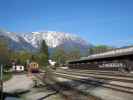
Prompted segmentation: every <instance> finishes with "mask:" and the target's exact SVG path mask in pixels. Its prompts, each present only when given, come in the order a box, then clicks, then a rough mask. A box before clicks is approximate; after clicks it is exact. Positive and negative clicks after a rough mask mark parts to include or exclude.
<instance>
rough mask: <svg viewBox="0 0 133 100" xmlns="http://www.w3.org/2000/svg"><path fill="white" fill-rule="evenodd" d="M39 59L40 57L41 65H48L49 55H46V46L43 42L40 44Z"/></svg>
mask: <svg viewBox="0 0 133 100" xmlns="http://www.w3.org/2000/svg"><path fill="white" fill-rule="evenodd" d="M40 57H41V62H42V63H43V65H47V64H48V58H49V53H48V46H47V44H46V42H45V40H43V41H42V43H41V47H40Z"/></svg>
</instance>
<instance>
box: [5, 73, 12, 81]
mask: <svg viewBox="0 0 133 100" xmlns="http://www.w3.org/2000/svg"><path fill="white" fill-rule="evenodd" d="M11 77H12V73H11V72H4V73H3V81H7V80H9V79H11Z"/></svg>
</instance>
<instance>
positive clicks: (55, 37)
mask: <svg viewBox="0 0 133 100" xmlns="http://www.w3.org/2000/svg"><path fill="white" fill-rule="evenodd" d="M24 39H25V40H26V41H27V42H28V43H30V44H31V45H32V46H34V47H35V48H38V47H39V45H40V43H41V41H42V40H45V41H46V43H47V45H48V46H49V47H50V48H55V47H57V46H59V45H61V44H63V43H64V42H66V41H69V42H77V43H80V44H84V45H87V42H86V41H85V40H83V39H81V38H80V37H78V36H76V35H72V34H70V33H64V32H55V31H47V32H31V34H26V35H24Z"/></svg>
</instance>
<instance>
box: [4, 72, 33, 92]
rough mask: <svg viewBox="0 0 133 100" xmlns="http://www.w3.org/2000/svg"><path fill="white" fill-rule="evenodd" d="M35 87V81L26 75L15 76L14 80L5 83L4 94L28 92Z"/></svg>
mask: <svg viewBox="0 0 133 100" xmlns="http://www.w3.org/2000/svg"><path fill="white" fill-rule="evenodd" d="M32 86H33V81H32V79H31V78H30V77H28V76H27V75H25V74H21V75H14V76H13V77H12V79H10V80H9V81H6V82H4V92H8V93H14V92H18V91H19V92H21V91H27V90H29V89H30V88H31V87H32Z"/></svg>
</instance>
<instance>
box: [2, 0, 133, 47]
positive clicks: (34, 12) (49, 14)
mask: <svg viewBox="0 0 133 100" xmlns="http://www.w3.org/2000/svg"><path fill="white" fill-rule="evenodd" d="M0 28H2V29H5V30H7V31H12V32H32V31H48V30H49V31H61V32H70V33H74V34H77V35H79V36H81V37H82V38H84V39H85V40H87V41H88V42H91V43H93V44H96V45H98V44H106V45H111V46H124V45H132V44H133V0H0Z"/></svg>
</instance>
